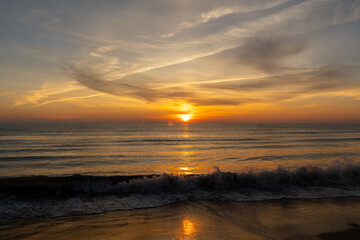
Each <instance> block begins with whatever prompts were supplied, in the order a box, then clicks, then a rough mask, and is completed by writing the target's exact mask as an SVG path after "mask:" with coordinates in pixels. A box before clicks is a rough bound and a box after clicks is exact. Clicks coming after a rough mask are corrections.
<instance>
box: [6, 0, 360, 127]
mask: <svg viewBox="0 0 360 240" xmlns="http://www.w3.org/2000/svg"><path fill="white" fill-rule="evenodd" d="M0 28H1V29H0V31H1V37H0V121H1V122H27V121H29V122H32V121H44V122H46V121H75V122H77V121H80V122H83V121H84V122H94V121H95V122H108V121H110V122H169V123H172V122H177V121H190V122H360V79H359V77H360V54H359V53H360V41H359V39H360V2H359V1H356V0H354V1H351V0H344V1H338V0H308V1H302V0H293V1H287V0H273V1H268V0H259V1H256V0H255V1H254V0H244V1H218V0H206V1H195V0H194V1H190V0H171V1H170V0H169V1H160V0H143V1H142V0H139V1H130V0H124V1H33V0H29V1H7V0H5V1H2V7H1V9H0Z"/></svg>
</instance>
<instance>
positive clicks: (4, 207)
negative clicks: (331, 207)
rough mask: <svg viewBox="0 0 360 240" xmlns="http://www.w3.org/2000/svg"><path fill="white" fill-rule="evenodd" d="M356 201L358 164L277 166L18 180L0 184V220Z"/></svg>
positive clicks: (359, 178)
mask: <svg viewBox="0 0 360 240" xmlns="http://www.w3.org/2000/svg"><path fill="white" fill-rule="evenodd" d="M336 196H360V164H356V163H353V162H351V161H344V162H338V161H337V162H333V163H332V164H331V165H329V166H315V165H309V166H301V167H298V168H296V169H294V168H284V167H281V166H279V167H278V168H277V169H275V170H272V171H266V170H263V171H257V170H254V169H250V170H246V171H243V172H240V173H233V172H222V171H220V169H219V168H217V167H213V168H212V169H211V170H210V171H209V173H208V174H202V175H176V174H167V173H164V174H162V175H144V176H83V175H73V176H66V177H45V176H34V177H18V178H2V179H0V199H1V200H0V218H27V217H58V216H67V215H79V214H92V213H101V212H107V211H113V210H126V209H136V208H147V207H156V206H161V205H164V204H169V203H173V202H177V201H185V200H219V201H261V200H270V199H281V198H322V197H336Z"/></svg>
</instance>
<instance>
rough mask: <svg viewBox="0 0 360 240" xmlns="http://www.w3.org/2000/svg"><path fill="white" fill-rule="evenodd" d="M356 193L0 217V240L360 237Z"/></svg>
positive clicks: (359, 216) (183, 203) (358, 199)
mask: <svg viewBox="0 0 360 240" xmlns="http://www.w3.org/2000/svg"><path fill="white" fill-rule="evenodd" d="M357 224H360V198H359V197H347V198H329V199H312V200H309V199H298V200H278V201H262V202H216V201H186V202H178V203H174V204H170V205H167V206H162V207H156V208H149V209H138V210H127V211H115V212H108V213H102V214H97V215H83V216H71V217H59V218H47V219H44V218H38V219H20V220H0V239H179V240H180V239H188V240H190V239H299V240H300V239H310V240H311V239H318V240H319V239H324V240H333V239H349V240H351V239H360V231H359V228H358V226H356V225H357Z"/></svg>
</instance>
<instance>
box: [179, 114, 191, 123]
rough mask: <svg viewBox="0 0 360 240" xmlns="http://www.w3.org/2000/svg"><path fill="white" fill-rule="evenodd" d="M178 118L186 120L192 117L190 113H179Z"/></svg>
mask: <svg viewBox="0 0 360 240" xmlns="http://www.w3.org/2000/svg"><path fill="white" fill-rule="evenodd" d="M179 118H180V119H181V120H182V121H183V122H187V121H189V120H190V119H191V118H192V115H191V114H180V115H179Z"/></svg>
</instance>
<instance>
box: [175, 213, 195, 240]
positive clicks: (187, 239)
mask: <svg viewBox="0 0 360 240" xmlns="http://www.w3.org/2000/svg"><path fill="white" fill-rule="evenodd" d="M197 231H198V229H197V226H196V224H195V222H193V221H192V220H190V219H189V218H185V219H184V220H183V221H182V234H183V236H181V234H179V236H180V237H179V238H178V239H180V240H192V239H196V235H197Z"/></svg>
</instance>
